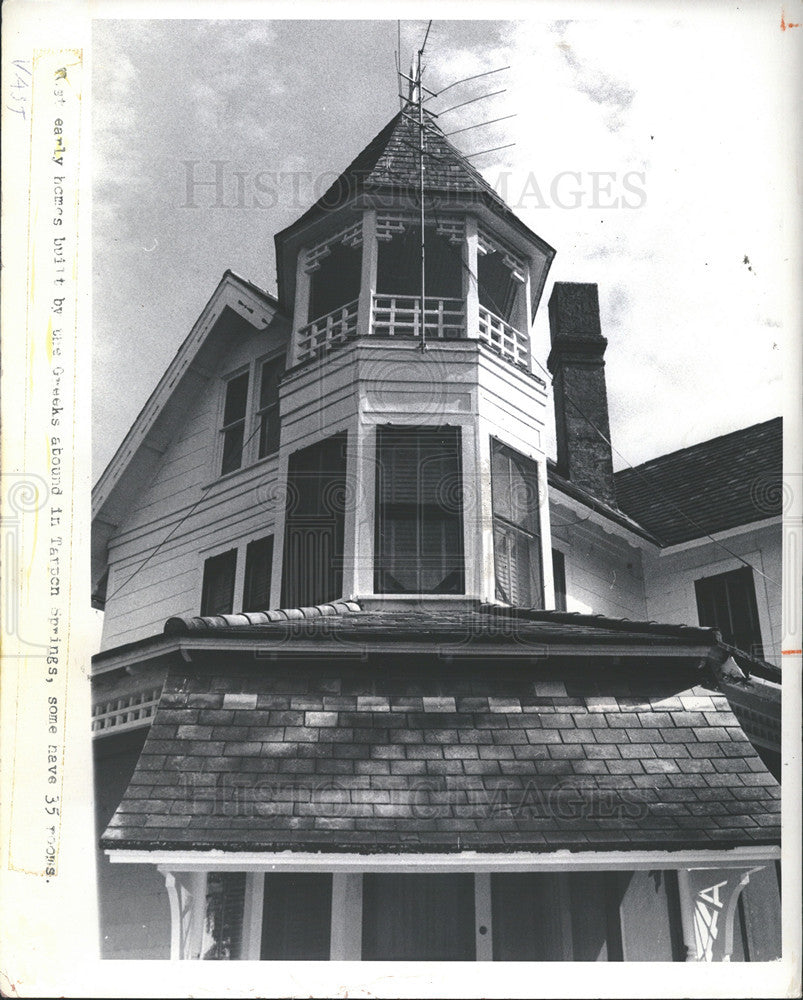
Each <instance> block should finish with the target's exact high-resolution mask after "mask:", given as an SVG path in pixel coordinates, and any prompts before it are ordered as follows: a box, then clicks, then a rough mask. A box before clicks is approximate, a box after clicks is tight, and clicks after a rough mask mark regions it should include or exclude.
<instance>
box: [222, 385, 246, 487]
mask: <svg viewBox="0 0 803 1000" xmlns="http://www.w3.org/2000/svg"><path fill="white" fill-rule="evenodd" d="M247 403H248V372H244V373H243V374H242V375H237V376H235V377H234V378H231V379H229V381H228V382H227V383H226V399H225V403H224V406H223V427H222V428H221V434H222V436H223V459H222V462H221V467H220V474H221V475H222V476H225V475H226V473H227V472H234V471H235V469H239V468H240V466H241V465H242V464H243V444H244V442H245V410H246V405H247Z"/></svg>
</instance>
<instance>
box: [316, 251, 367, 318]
mask: <svg viewBox="0 0 803 1000" xmlns="http://www.w3.org/2000/svg"><path fill="white" fill-rule="evenodd" d="M361 275H362V250H361V248H360V247H349V246H343V245H338V244H335V245H334V246H331V247H330V250H329V253H328V254H327V255H326V256H325V257H323V258H322V259H321V260H320V262H319V263H318V266H317V267H316V269H315V270H314V271H313V272H312V276H311V278H310V295H309V313H308V322H311V321H312V320H314V319H318V318H319V317H321V316H326V315H328V313H330V312H333V311H334V310H335V309H337V308H338V307H339V306H345V305H347V304H348V303H349V302H353V301H354V300H355V299H356V298H358V296H359V294H360V280H361Z"/></svg>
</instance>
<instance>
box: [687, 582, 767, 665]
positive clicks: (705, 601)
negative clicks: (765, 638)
mask: <svg viewBox="0 0 803 1000" xmlns="http://www.w3.org/2000/svg"><path fill="white" fill-rule="evenodd" d="M694 589H695V591H696V593H697V614H698V616H699V618H700V624H701V625H705V626H708V627H710V628H717V629H719V631H720V632H721V633H722V639H723V641H724V642H726V643H728V645H730V646H736V648H737V649H741V650H743V651H744V652H745V653H750V654H751V655H753V656H758V657H763V655H764V649H763V646H762V643H761V628H760V627H759V623H758V607H757V605H756V588H755V585H754V583H753V571H752V569H750V567H749V566H745V567H743V568H742V569H735V570H732V571H731V572H730V573H719V574H717V575H716V576H706V577H703V579H701V580H696V581H695V584H694Z"/></svg>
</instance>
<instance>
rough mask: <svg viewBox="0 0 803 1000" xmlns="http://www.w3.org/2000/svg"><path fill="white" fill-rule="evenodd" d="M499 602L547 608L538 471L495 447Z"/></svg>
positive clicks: (515, 454) (493, 484) (493, 469)
mask: <svg viewBox="0 0 803 1000" xmlns="http://www.w3.org/2000/svg"><path fill="white" fill-rule="evenodd" d="M491 489H492V498H493V499H492V502H493V523H494V561H495V564H496V596H497V598H498V599H499V600H501V601H505V602H506V603H507V604H513V605H517V606H519V607H543V601H544V589H543V579H542V573H541V538H540V526H539V501H538V466H537V465H536V464H535V462H533V461H532V460H531V459H529V458H525V457H524V455H520V454H519V453H518V452H515V451H513V449H512V448H508V447H506V446H505V445H503V444H500V443H499V442H498V441H496V440H493V439H492V441H491Z"/></svg>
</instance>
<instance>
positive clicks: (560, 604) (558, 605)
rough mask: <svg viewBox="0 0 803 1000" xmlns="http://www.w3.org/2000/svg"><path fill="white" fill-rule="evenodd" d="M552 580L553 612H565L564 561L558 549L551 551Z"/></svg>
mask: <svg viewBox="0 0 803 1000" xmlns="http://www.w3.org/2000/svg"><path fill="white" fill-rule="evenodd" d="M552 578H553V580H554V581H555V610H556V611H565V610H566V560H565V558H564V556H563V553H562V552H561V551H560V550H559V549H553V550H552Z"/></svg>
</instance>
